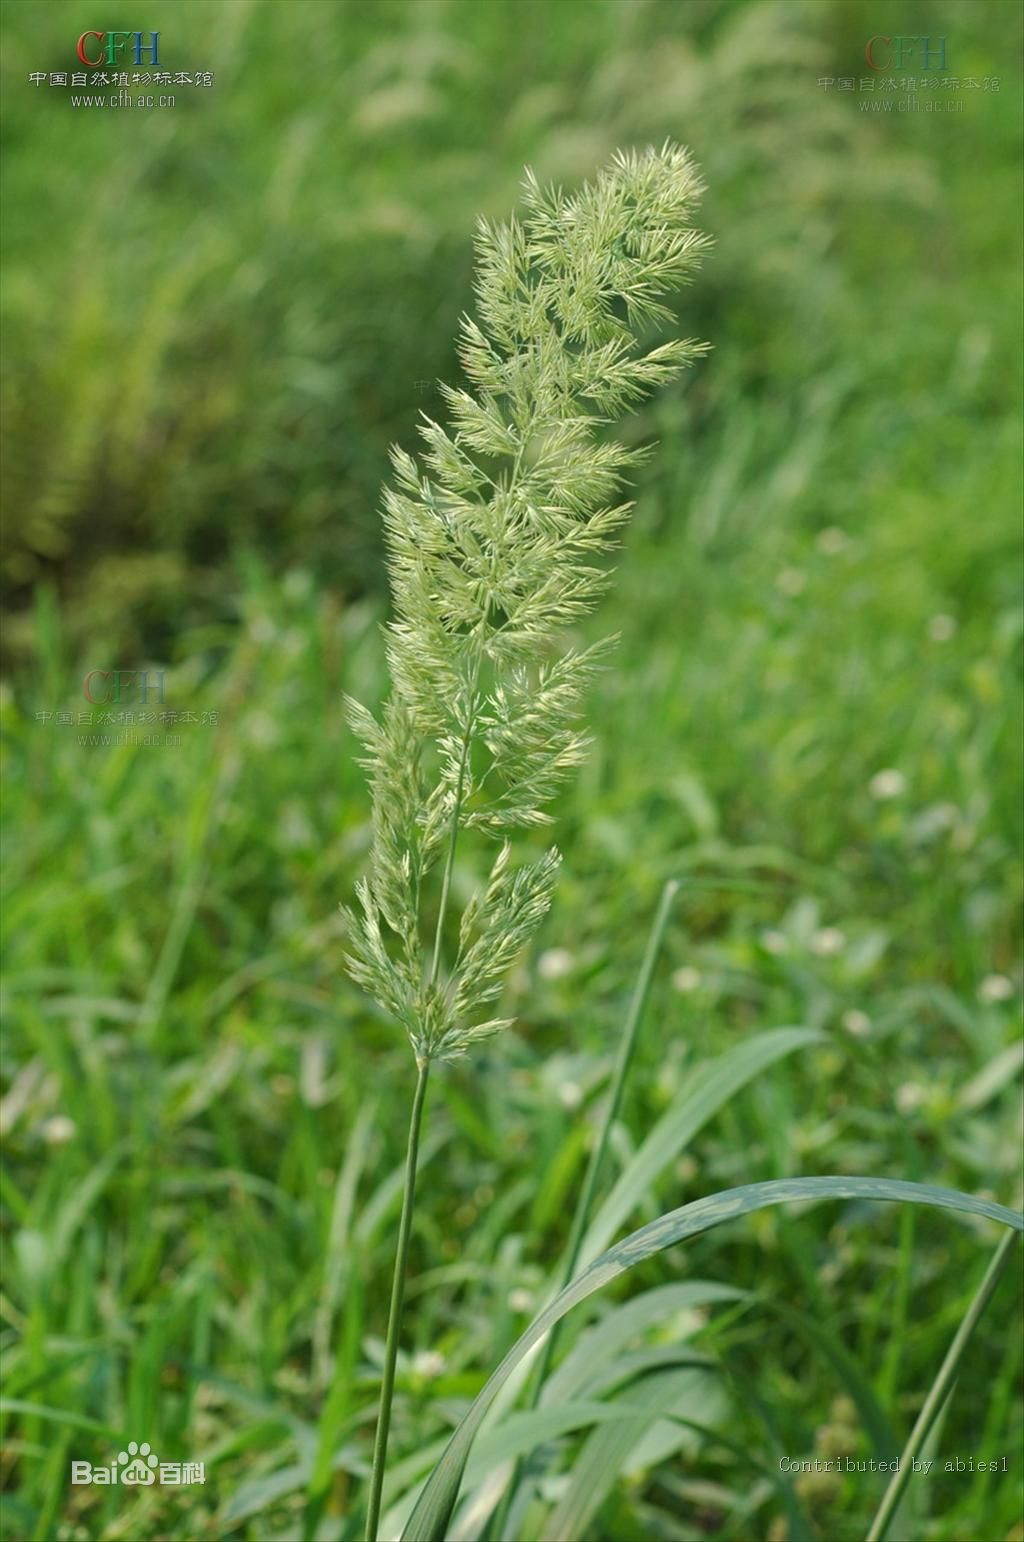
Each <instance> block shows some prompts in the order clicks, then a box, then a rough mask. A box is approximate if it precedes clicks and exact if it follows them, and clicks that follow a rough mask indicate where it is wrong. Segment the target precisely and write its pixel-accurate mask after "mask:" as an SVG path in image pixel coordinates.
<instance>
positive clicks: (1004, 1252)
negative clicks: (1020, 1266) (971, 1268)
mask: <svg viewBox="0 0 1024 1542" xmlns="http://www.w3.org/2000/svg"><path fill="white" fill-rule="evenodd" d="M1016 1237H1017V1234H1016V1232H1013V1231H1009V1230H1008V1231H1007V1232H1006V1235H1005V1236H1004V1237H1003V1239H1002V1241H1001V1242H1000V1244H999V1246H998V1247H997V1248H996V1250H995V1253H994V1254H993V1255H992V1261H991V1263H990V1264H989V1266H988V1268H987V1270H986V1271H985V1278H984V1279H983V1280H982V1282H981V1284H980V1285H979V1286H978V1290H977V1294H976V1295H975V1297H974V1300H973V1301H972V1302H971V1304H970V1307H969V1308H968V1311H967V1314H966V1316H965V1317H964V1319H963V1321H962V1322H961V1324H960V1326H959V1328H958V1329H957V1330H956V1335H955V1336H954V1339H953V1342H952V1344H950V1346H949V1349H948V1350H947V1352H946V1358H945V1359H944V1360H943V1362H942V1365H941V1366H940V1368H939V1374H938V1375H937V1376H936V1378H935V1380H934V1381H933V1382H932V1387H931V1391H930V1392H929V1393H928V1396H927V1397H926V1398H925V1400H924V1407H923V1408H922V1409H921V1412H920V1413H919V1414H918V1416H917V1423H916V1424H915V1425H914V1428H913V1429H912V1430H911V1432H910V1439H909V1440H908V1441H907V1444H906V1446H905V1447H904V1450H903V1454H902V1456H901V1457H900V1465H899V1471H898V1472H895V1473H893V1476H892V1480H891V1482H890V1484H889V1487H888V1488H887V1489H886V1491H885V1494H884V1496H883V1498H882V1503H881V1504H880V1505H879V1507H878V1513H877V1514H876V1516H875V1518H874V1520H873V1521H872V1523H871V1530H870V1531H869V1532H868V1534H867V1538H866V1542H884V1539H885V1537H886V1535H887V1533H888V1530H889V1526H890V1523H891V1522H892V1518H893V1516H894V1515H895V1514H896V1510H897V1508H898V1506H899V1503H900V1500H901V1499H902V1498H903V1494H904V1492H905V1490H906V1487H907V1484H908V1483H909V1482H910V1477H911V1473H912V1472H913V1466H914V1458H915V1457H916V1456H917V1455H918V1454H919V1453H920V1451H921V1448H922V1446H923V1445H924V1443H925V1441H926V1440H927V1439H928V1434H929V1431H930V1430H931V1428H932V1426H933V1425H934V1423H935V1421H936V1419H937V1418H938V1416H939V1414H940V1413H941V1411H942V1408H943V1406H944V1405H945V1403H946V1401H947V1399H948V1398H949V1397H950V1396H951V1395H952V1391H953V1383H954V1382H955V1381H956V1377H957V1372H958V1371H959V1369H960V1362H961V1360H962V1359H963V1357H964V1354H965V1352H966V1350H967V1346H968V1344H969V1343H970V1342H971V1338H972V1337H973V1335H974V1330H975V1328H976V1327H977V1326H978V1323H979V1322H980V1321H981V1318H982V1314H983V1313H984V1311H985V1308H986V1307H987V1306H988V1303H989V1301H990V1300H991V1298H992V1294H993V1292H994V1291H995V1288H996V1286H997V1285H998V1284H999V1281H1000V1278H1001V1276H1002V1274H1003V1271H1004V1269H1005V1268H1006V1266H1007V1264H1008V1263H1009V1261H1010V1250H1011V1248H1012V1247H1013V1244H1014V1242H1015V1241H1016Z"/></svg>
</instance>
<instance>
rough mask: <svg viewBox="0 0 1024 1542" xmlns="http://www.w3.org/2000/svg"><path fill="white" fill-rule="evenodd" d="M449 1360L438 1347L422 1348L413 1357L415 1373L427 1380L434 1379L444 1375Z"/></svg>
mask: <svg viewBox="0 0 1024 1542" xmlns="http://www.w3.org/2000/svg"><path fill="white" fill-rule="evenodd" d="M447 1364H448V1362H447V1360H446V1359H445V1357H444V1355H442V1354H441V1353H440V1352H439V1351H438V1350H436V1349H420V1350H418V1351H417V1352H416V1354H414V1355H413V1357H412V1369H413V1374H414V1375H416V1376H422V1377H423V1378H424V1380H426V1381H434V1380H435V1379H436V1378H437V1377H438V1376H440V1375H442V1373H443V1372H444V1370H445V1368H446V1366H447Z"/></svg>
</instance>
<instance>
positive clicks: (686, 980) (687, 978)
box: [672, 964, 701, 996]
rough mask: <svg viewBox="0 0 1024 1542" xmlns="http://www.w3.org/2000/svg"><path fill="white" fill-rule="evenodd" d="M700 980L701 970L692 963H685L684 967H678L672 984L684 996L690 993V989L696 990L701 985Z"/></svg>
mask: <svg viewBox="0 0 1024 1542" xmlns="http://www.w3.org/2000/svg"><path fill="white" fill-rule="evenodd" d="M700 980H701V974H700V970H699V969H694V968H693V966H692V965H691V964H684V965H683V967H682V969H677V970H676V972H675V974H674V975H673V976H672V984H673V985H674V986H675V988H676V990H677V991H681V992H682V993H683V995H684V996H686V995H688V994H689V993H690V991H695V990H696V989H697V987H698V986H699V985H700Z"/></svg>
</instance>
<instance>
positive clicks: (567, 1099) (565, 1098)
mask: <svg viewBox="0 0 1024 1542" xmlns="http://www.w3.org/2000/svg"><path fill="white" fill-rule="evenodd" d="M558 1101H559V1102H560V1103H561V1105H562V1107H563V1108H579V1106H580V1104H581V1103H582V1102H583V1088H582V1087H581V1086H580V1084H579V1082H573V1081H565V1082H560V1083H559V1085H558Z"/></svg>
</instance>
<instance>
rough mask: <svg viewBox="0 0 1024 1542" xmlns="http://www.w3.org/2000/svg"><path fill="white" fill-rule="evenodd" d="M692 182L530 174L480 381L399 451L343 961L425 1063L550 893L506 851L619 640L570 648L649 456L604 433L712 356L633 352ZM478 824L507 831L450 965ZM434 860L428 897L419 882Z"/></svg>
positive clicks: (675, 276) (485, 245)
mask: <svg viewBox="0 0 1024 1542" xmlns="http://www.w3.org/2000/svg"><path fill="white" fill-rule="evenodd" d="M701 191H702V185H701V182H700V179H699V177H698V175H697V172H696V169H695V167H694V165H693V163H692V161H691V160H690V157H689V155H688V153H687V152H686V151H685V150H681V149H678V148H675V147H673V146H670V145H666V146H664V147H663V148H662V149H661V150H645V151H643V152H640V153H634V152H630V153H628V154H626V153H619V154H617V155H616V156H615V158H614V160H613V161H612V163H611V165H610V166H609V167H608V168H607V169H605V170H604V171H602V172H601V173H600V174H599V176H598V177H597V178H596V180H595V181H593V182H592V183H588V184H587V185H585V186H584V187H583V188H582V189H581V190H580V191H579V192H577V193H575V194H573V195H572V196H567V195H565V194H563V193H562V192H561V191H558V190H554V189H543V188H541V187H540V186H539V184H538V183H537V181H536V179H535V178H534V177H533V175H532V173H529V172H528V173H527V175H526V181H525V185H524V203H525V209H526V212H525V215H524V217H523V219H522V220H517V219H515V218H513V219H512V220H510V221H509V222H508V223H507V224H503V225H490V224H488V223H486V222H483V221H482V222H481V224H480V227H479V231H478V234H477V243H476V246H477V274H476V286H475V288H476V309H477V319H476V320H474V319H472V318H471V317H469V316H466V317H464V318H463V320H462V323H461V335H460V344H459V354H460V358H461V360H462V364H463V368H464V370H465V373H466V376H467V378H468V380H469V382H470V386H471V389H470V390H462V389H453V388H451V387H449V386H442V391H443V393H444V398H445V401H446V403H447V406H448V408H449V413H450V422H449V426H448V427H447V428H444V427H442V426H441V425H440V424H438V423H434V422H432V421H431V420H430V419H425V420H424V423H423V425H422V427H421V430H420V432H421V434H422V437H423V442H424V449H423V451H422V457H421V461H420V462H417V461H416V460H415V459H414V458H413V457H412V456H410V455H408V454H407V453H406V452H405V451H403V450H400V449H395V450H394V451H393V453H392V462H393V468H394V485H393V486H392V487H390V488H388V489H387V490H386V491H385V494H384V522H385V527H386V536H387V550H388V570H389V575H390V580H391V589H392V596H393V601H394V619H393V621H392V622H391V623H390V625H389V626H388V628H387V658H388V665H389V669H390V672H391V680H392V694H391V698H390V700H389V701H388V703H387V704H386V706H385V707H384V710H383V714H382V717H381V721H380V722H377V721H376V719H374V718H373V717H372V715H371V714H370V713H368V712H367V711H366V710H365V708H363V707H361V706H359V705H358V703H355V702H351V703H349V720H350V724H351V727H352V729H353V732H354V733H355V734H356V735H357V736H358V738H359V739H360V740H361V742H362V744H363V746H364V748H365V759H364V762H363V763H364V764H365V766H366V768H367V771H368V774H369V780H370V787H371V791H372V796H373V815H374V820H373V823H374V836H373V849H372V853H371V858H370V872H369V877H368V878H367V879H366V880H364V881H363V882H362V883H361V884H360V885H359V890H358V893H359V902H360V912H359V913H358V914H354V913H352V912H349V926H350V938H351V949H352V952H351V956H350V958H349V965H350V969H351V973H352V975H353V977H354V978H355V979H356V980H357V981H358V982H359V983H360V984H361V985H363V986H364V987H365V988H366V989H367V990H368V991H369V992H370V993H371V994H372V995H373V996H374V997H375V998H376V1000H377V1001H378V1003H379V1004H380V1005H381V1006H382V1007H383V1008H384V1009H385V1011H387V1012H388V1013H390V1014H391V1015H392V1016H394V1017H395V1018H397V1019H398V1021H399V1022H400V1023H401V1024H402V1025H403V1026H404V1027H405V1029H406V1031H407V1032H408V1034H409V1037H410V1039H411V1041H412V1044H413V1048H414V1050H415V1052H416V1056H417V1058H418V1059H419V1060H420V1061H421V1062H425V1061H429V1060H433V1059H439V1058H449V1057H451V1056H453V1055H457V1054H460V1053H462V1052H463V1051H464V1050H465V1049H466V1048H467V1046H468V1045H469V1044H470V1043H472V1042H473V1041H474V1040H476V1039H478V1038H480V1037H482V1036H484V1035H485V1034H489V1033H493V1032H495V1031H497V1030H498V1029H500V1028H502V1027H504V1026H506V1024H505V1022H504V1021H502V1020H497V1019H491V1020H486V1021H483V1022H480V1021H478V1020H477V1019H478V1018H479V1016H480V1011H481V1008H483V1007H484V1006H486V1005H487V1004H488V1003H490V1002H492V1001H494V1000H495V998H496V997H497V996H499V995H500V993H501V988H502V982H503V980H504V978H505V975H506V973H507V971H508V969H509V967H510V965H511V964H512V963H513V961H514V959H515V957H516V954H517V953H518V952H519V950H520V949H521V948H522V947H523V946H524V945H525V944H526V943H527V942H528V941H529V939H530V937H531V936H532V935H533V933H534V932H535V931H536V929H537V927H538V926H539V924H540V922H541V920H542V918H543V916H544V914H545V912H546V911H547V909H548V906H549V904H550V901H551V895H552V892H553V888H554V883H555V878H556V874H557V868H558V861H559V858H558V853H557V852H556V851H554V850H551V851H549V852H548V853H547V855H546V856H544V857H542V858H541V859H540V860H539V861H537V862H534V863H532V864H530V865H527V866H524V867H520V868H518V869H513V867H512V864H511V847H510V845H509V844H508V842H509V839H510V838H511V837H512V836H514V835H515V834H516V832H517V831H522V830H528V829H530V828H532V827H536V826H540V825H543V824H546V823H549V822H550V820H549V816H548V815H547V814H546V813H545V812H544V810H543V805H544V804H545V803H547V802H548V801H549V800H550V799H551V797H552V796H553V794H554V793H555V792H556V790H557V789H558V787H559V785H560V784H561V782H562V781H563V780H564V778H565V777H566V776H567V775H568V774H569V772H570V771H571V770H572V768H573V767H574V766H576V765H577V764H578V763H579V761H580V759H581V757H582V755H583V753H584V751H585V748H586V739H585V737H584V736H583V735H582V734H581V733H580V732H579V731H578V728H577V726H576V724H577V714H578V708H579V702H580V697H581V694H582V692H583V690H584V689H585V687H586V684H587V682H588V680H589V678H590V676H591V675H592V673H593V671H594V669H595V668H596V667H597V665H598V663H599V660H600V658H601V654H602V652H603V650H604V648H605V646H606V645H605V644H599V645H598V646H597V647H594V648H590V649H587V650H585V651H576V650H569V651H562V652H561V653H559V648H558V645H559V642H560V639H561V634H563V633H564V632H565V629H566V628H567V627H569V626H571V625H572V624H573V623H575V622H576V621H578V620H579V619H580V617H582V616H585V615H586V614H587V613H588V611H590V610H591V609H592V608H593V606H594V605H595V603H596V602H597V600H598V598H599V597H600V595H601V593H602V591H603V590H604V588H605V587H606V585H607V583H608V580H609V575H608V572H607V569H606V567H605V566H603V565H602V563H601V561H600V559H601V558H603V557H604V555H605V554H606V553H607V552H608V551H610V550H611V549H612V547H613V546H614V544H615V538H616V535H617V533H618V531H619V529H620V528H621V526H622V525H623V523H624V522H625V520H626V519H627V518H628V515H629V507H630V506H629V505H628V504H622V503H618V504H617V503H616V502H615V499H616V495H617V493H618V490H619V487H620V484H621V481H622V477H623V474H624V473H625V472H626V471H627V470H628V468H629V467H630V466H631V464H633V463H634V462H635V461H636V459H637V452H636V451H632V450H627V449H626V448H625V447H624V446H622V445H620V444H616V443H614V442H609V441H606V440H604V439H599V438H598V429H599V427H600V425H601V424H603V423H605V422H607V421H609V420H610V419H612V418H614V417H615V416H617V415H618V414H620V413H621V412H622V411H624V410H625V409H626V408H628V407H630V406H631V405H633V404H634V403H635V402H637V401H638V400H639V399H640V398H641V397H643V396H644V395H645V394H646V393H647V392H649V391H651V390H653V389H654V388H655V387H656V386H658V385H660V384H661V383H662V382H664V381H666V380H668V379H670V378H671V377H672V376H673V375H675V374H676V373H677V372H678V371H679V370H680V369H682V368H683V367H684V366H686V365H688V364H692V363H693V361H694V360H695V359H696V358H698V357H699V355H700V354H701V353H703V352H704V350H705V346H706V345H704V344H702V343H696V342H693V341H692V340H689V339H677V340H673V341H671V342H666V343H662V344H660V345H659V346H657V347H653V348H650V349H648V350H647V351H646V352H642V351H638V350H637V344H636V334H637V333H638V332H639V331H641V330H643V329H645V328H647V327H649V326H650V325H651V324H652V323H657V322H661V321H664V320H666V319H670V318H671V312H670V311H669V310H668V309H667V308H666V307H665V306H664V304H663V303H662V300H663V297H664V296H665V295H666V294H667V293H668V292H669V291H671V290H673V289H675V288H677V287H678V286H679V285H680V284H683V283H685V282H686V281H687V280H688V279H689V278H690V276H691V275H692V273H693V272H694V270H695V269H696V268H697V266H698V265H699V262H700V257H701V253H702V252H703V251H704V249H705V247H706V246H707V244H708V241H707V237H706V236H704V235H702V234H701V233H700V232H699V231H697V230H695V229H694V228H693V227H692V226H691V224H690V218H691V215H692V213H693V210H694V208H695V206H696V204H697V202H698V199H699V196H700V193H701ZM465 830H478V831H480V832H481V833H482V834H483V835H485V836H488V837H491V838H493V839H497V840H500V841H501V842H502V843H503V844H502V846H501V849H500V852H499V855H498V858H497V860H496V861H495V863H494V867H493V869H492V872H491V876H490V879H489V881H488V883H487V885H486V887H485V888H484V890H483V891H482V892H481V893H480V894H478V895H477V896H476V897H475V898H474V899H473V900H472V901H471V902H470V904H469V906H468V907H467V909H466V912H465V914H464V915H463V917H462V925H461V928H460V940H459V947H458V953H457V956H456V960H455V963H454V965H453V966H452V968H451V970H450V972H448V973H445V972H444V971H442V968H441V952H442V942H443V928H444V922H445V912H446V908H447V903H448V897H449V886H450V879H451V871H452V863H453V860H454V854H455V846H456V842H457V840H458V838H459V836H460V834H461V833H462V832H463V831H465ZM439 865H440V867H441V871H442V876H441V884H440V891H439V898H438V897H437V895H435V894H434V892H433V888H431V891H430V893H429V894H428V893H426V892H425V889H424V880H425V879H426V878H427V876H428V874H430V873H431V871H432V870H433V869H436V868H438V866H439ZM425 902H429V903H431V904H432V905H433V906H434V907H435V910H436V917H435V921H434V934H433V940H432V944H431V943H428V942H426V941H425V940H424V935H423V912H424V906H425Z"/></svg>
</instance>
